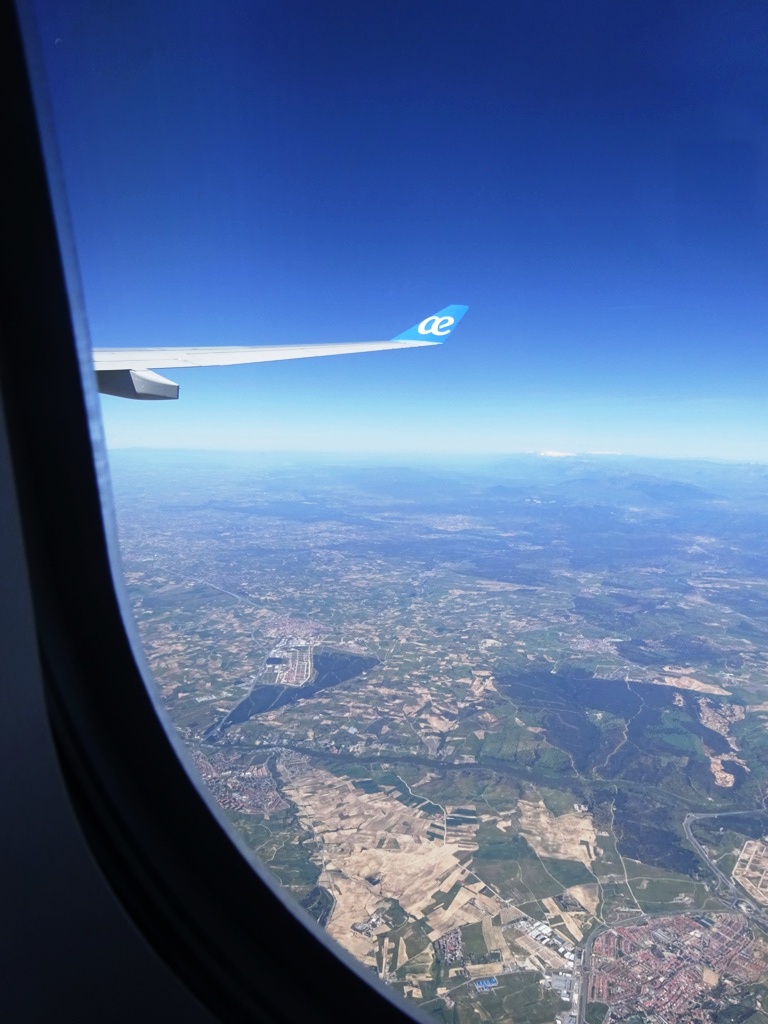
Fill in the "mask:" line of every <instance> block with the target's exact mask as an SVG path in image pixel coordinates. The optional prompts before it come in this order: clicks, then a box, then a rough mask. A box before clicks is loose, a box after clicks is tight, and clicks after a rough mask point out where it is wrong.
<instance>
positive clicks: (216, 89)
mask: <svg viewBox="0 0 768 1024" xmlns="http://www.w3.org/2000/svg"><path fill="white" fill-rule="evenodd" d="M36 9H37V10H38V12H39V16H40V24H41V39H42V49H43V55H44V60H45V64H46V67H47V71H48V76H49V84H50V91H51V94H52V106H53V111H54V119H55V123H56V129H57V134H58V141H59V148H60V153H61V160H62V166H63V172H64V177H65V180H66V184H67V191H68V196H69V203H70V208H71V215H72V222H73V231H74V238H75V244H76V246H77V251H78V257H79V263H80V270H81V275H82V282H83V290H84V293H85V299H86V308H87V315H88V320H89V325H90V334H91V339H92V342H93V344H94V345H95V346H99V347H104V346H110V345H114V346H120V347H125V346H131V345H137V346H138V345H144V346H146V345H173V344H179V345H195V344H205V345H209V344H218V343H220V344H228V345H231V344H257V343H260V342H263V343H281V342H282V343H294V342H304V341H318V342H322V341H363V340H368V339H375V338H386V337H391V336H393V335H395V334H398V333H400V332H401V331H402V330H404V329H405V328H406V327H408V326H410V325H411V324H412V323H414V322H416V321H418V320H420V319H422V318H423V317H424V316H426V315H427V314H428V313H432V312H434V311H435V310H437V309H440V308H442V307H443V306H445V305H448V304H449V303H467V304H468V305H469V306H470V310H469V313H468V314H467V316H466V318H465V320H464V321H463V322H462V324H461V326H460V327H459V328H458V329H457V331H456V333H455V335H454V336H453V337H452V338H451V339H450V341H449V342H448V343H447V344H446V345H444V346H442V347H441V348H439V349H437V348H434V349H422V350H414V351H407V352H402V353H397V352H394V353H393V352H385V353H378V354H371V355H363V356H352V357H343V358H334V359H318V360H306V361H298V362H286V363H270V364H264V365H260V366H249V367H235V368H228V369H215V370H214V369H199V370H186V371H181V372H174V373H172V374H170V376H172V377H173V378H174V379H175V380H177V381H178V382H179V383H180V384H181V386H182V397H181V400H180V401H179V402H160V403H139V402H126V401H121V400H119V399H104V401H103V414H104V420H105V427H106V432H107V437H108V440H109V442H110V443H111V444H112V445H114V446H120V447H125V446H158V447H187V448H189V447H193V448H194V447H204V448H238V449H240V448H245V449H257V450H292V451H304V450H323V451H356V452H366V451H370V452H434V453H449V454H450V453H462V454H463V453H468V452H469V453H471V452H507V451H510V452H512V451H535V450H553V449H554V450H561V451H563V450H564V451H619V452H627V453H632V454H648V455H670V456H704V457H716V458H735V459H750V460H753V459H755V460H762V461H768V415H767V414H766V385H767V384H768V359H767V358H766V345H765V337H766V323H767V322H768V319H767V317H766V314H767V313H768V289H767V288H766V286H767V285H768V274H767V273H766V271H767V270H768V231H766V227H767V226H768V138H767V134H768V101H766V93H765V82H766V81H767V80H768V11H766V8H765V7H764V6H763V5H758V4H754V3H738V2H734V3H729V4H722V3H720V2H712V3H710V2H704V0H702V2H698V3H696V4H691V3H676V2H669V0H665V2H663V3H657V2H655V0H646V2H644V3H643V4H616V3H615V2H600V3H593V2H588V0H585V2H584V3H570V2H558V3H551V2H546V0H537V2H535V3H534V2H530V3H529V2H516V3H506V2H505V3H482V2H481V3H474V4H469V3H461V4H457V3H451V2H431V0H423V2H419V3H413V2H412V0H408V2H392V3H384V4H381V5H379V6H378V7H375V6H374V5H369V4H360V3H337V4H333V5H328V4H317V3H310V2H306V3H305V2H296V3H292V4H286V3H280V2H269V3H266V2H265V3H246V2H217V3H215V4H214V3H212V2H211V3H201V2H197V0H185V2H184V3H177V2H172V3H171V2H169V3H164V4H130V5H111V4H110V5H105V4H94V3H92V2H86V0H73V2H71V3H68V4H67V5H61V4H58V3H53V2H52V0H39V2H38V3H37V5H36Z"/></svg>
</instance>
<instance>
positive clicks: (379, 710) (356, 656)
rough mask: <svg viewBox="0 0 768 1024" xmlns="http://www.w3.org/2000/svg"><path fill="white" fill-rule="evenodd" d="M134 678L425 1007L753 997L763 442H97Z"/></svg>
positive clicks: (765, 700)
mask: <svg viewBox="0 0 768 1024" xmlns="http://www.w3.org/2000/svg"><path fill="white" fill-rule="evenodd" d="M111 472H112V478H113V488H114V500H115V505H116V513H117V520H118V526H119V536H120V547H121V557H122V561H123V570H124V577H125V581H126V585H127V590H128V594H129V597H130V601H131V604H132V607H133V610H134V614H135V619H136V623H137V630H138V635H139V637H140V640H141V644H142V647H143V649H144V652H145V656H146V660H147V663H148V665H149V667H150V670H151V673H152V676H153V677H154V681H155V682H154V684H152V685H153V686H155V687H156V690H157V693H158V695H159V700H160V703H161V705H162V707H163V708H164V709H165V712H166V713H167V717H168V720H169V722H170V723H172V725H173V727H174V728H175V729H176V730H177V731H178V733H179V734H180V735H181V737H182V738H183V740H184V743H185V747H186V750H187V752H188V758H189V764H190V766H194V767H191V770H193V771H194V770H196V771H197V772H198V773H199V776H200V777H201V778H202V780H203V781H204V782H205V784H206V786H207V787H208V788H209V790H210V792H211V793H212V794H213V796H214V797H215V800H216V801H217V803H218V805H219V806H220V808H221V810H222V813H223V815H225V816H226V818H227V819H228V821H229V822H230V823H231V825H232V827H233V828H234V829H235V830H236V831H237V833H239V835H240V836H241V837H243V839H244V840H245V842H246V843H247V846H248V848H249V849H250V850H251V851H252V853H253V855H254V857H255V858H256V859H257V860H258V863H259V864H260V865H262V866H263V868H265V869H266V870H267V871H268V872H269V873H270V875H271V876H272V877H273V878H274V879H275V880H277V881H278V882H279V883H280V884H281V885H282V886H283V887H284V888H285V889H286V890H287V891H288V892H290V893H291V894H292V895H293V896H294V897H295V899H296V901H297V902H298V903H299V904H301V906H302V907H303V908H304V910H305V911H306V912H307V913H308V914H310V915H311V916H312V917H314V919H315V920H316V921H318V922H319V923H320V925H321V926H322V927H323V928H324V929H325V930H326V931H327V933H328V935H330V936H331V937H332V938H333V939H334V940H336V941H337V942H338V943H339V944H340V945H341V946H343V947H344V948H345V949H346V950H348V951H349V952H350V953H351V954H353V955H354V956H355V957H356V958H357V959H358V960H359V961H360V963H361V964H362V965H364V967H366V968H369V969H370V970H371V972H375V974H376V975H377V976H378V977H379V978H380V979H382V980H383V981H384V982H386V983H388V984H389V985H390V986H392V987H393V988H394V989H396V990H397V991H398V992H400V993H401V994H402V996H403V997H404V998H405V999H406V1000H407V1001H408V1003H409V1005H411V1006H413V1007H419V1008H420V1009H421V1010H423V1011H425V1012H426V1013H428V1014H429V1015H431V1017H432V1018H433V1019H435V1020H436V1021H439V1022H446V1024H448V1022H451V1024H464V1022H474V1021H493V1022H499V1024H504V1022H509V1024H512V1022H514V1024H546V1022H559V1024H583V1022H587V1024H619V1022H626V1024H656V1022H663V1024H687V1022H701V1024H726V1022H727V1024H740V1022H750V1024H758V1022H768V808H766V804H765V796H766V783H767V782H768V743H766V738H767V737H766V730H767V729H768V686H767V685H766V683H767V681H768V514H766V511H765V509H766V497H768V467H766V466H763V465H759V464H736V463H727V462H704V461H672V460H660V459H650V458H646V459H640V458H636V459H632V458H626V457H619V456H608V455H603V456H573V455H565V454H561V453H544V454H542V455H519V456H509V457H502V456H499V457H494V458H486V459H480V458H476V459H474V460H469V459H465V460H464V461H457V460H454V461H447V460H444V461H442V462H438V461H436V460H435V461H430V460H427V459H424V460H422V461H421V462H415V461H411V462H408V461H406V460H401V461H399V462H398V461H394V460H390V461H386V460H383V459H382V460H380V461H378V462H374V461H372V460H368V461H363V460H357V461H356V460H354V459H351V458H348V459H346V460H343V459H335V460H331V459H323V458H321V457H315V458H314V459H302V458H299V457H298V456H296V457H278V456H264V455H258V454H249V453H239V454H238V453H229V454H216V453H212V452H194V453H193V452H181V451H179V452H172V451H167V452H160V451H154V452H150V451H146V450H139V449H136V450H116V451H113V452H112V453H111Z"/></svg>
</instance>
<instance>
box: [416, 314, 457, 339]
mask: <svg viewBox="0 0 768 1024" xmlns="http://www.w3.org/2000/svg"><path fill="white" fill-rule="evenodd" d="M454 323H455V320H454V318H453V317H452V316H428V317H427V319H426V320H422V321H421V323H420V324H419V328H418V330H419V334H438V335H443V334H450V333H451V327H452V325H453V324H454ZM441 328H445V329H444V330H441Z"/></svg>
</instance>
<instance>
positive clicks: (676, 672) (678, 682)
mask: <svg viewBox="0 0 768 1024" xmlns="http://www.w3.org/2000/svg"><path fill="white" fill-rule="evenodd" d="M664 671H665V672H666V673H667V674H666V675H663V676H661V677H660V678H659V677H657V678H656V679H651V680H650V682H652V683H654V684H655V685H656V686H676V687H677V688H678V689H680V690H696V691H697V692H698V693H714V694H717V695H719V696H721V697H730V696H731V691H730V690H724V689H723V688H722V687H721V686H715V685H714V684H713V683H702V682H701V680H699V679H694V678H693V676H689V675H688V674H687V673H688V672H689V671H690V669H687V668H675V667H674V666H673V665H665V666H664Z"/></svg>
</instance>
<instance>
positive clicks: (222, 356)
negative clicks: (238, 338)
mask: <svg viewBox="0 0 768 1024" xmlns="http://www.w3.org/2000/svg"><path fill="white" fill-rule="evenodd" d="M466 311H467V307H466V306H456V305H454V306H446V307H445V309H441V310H440V312H439V313H433V314H432V315H431V316H428V317H425V318H424V319H423V320H422V321H421V322H420V323H418V324H414V326H413V327H410V328H409V329H408V330H407V331H403V333H402V334H398V335H397V336H396V337H395V338H391V339H390V340H389V341H352V342H334V343H332V344H317V345H229V346H210V347H204V348H98V349H94V352H93V361H94V367H95V370H96V379H97V381H98V387H99V391H100V392H101V393H102V394H103V395H116V396H117V397H119V398H136V399H155V400H156V399H172V398H178V397H179V385H178V384H175V383H174V382H173V381H171V380H168V379H167V378H165V377H161V376H160V374H159V373H155V372H154V371H155V370H158V369H162V370H166V369H176V368H179V367H187V366H235V365H238V364H241V363H266V362H272V361H274V360H278V359H308V358H311V357H313V356H340V355H347V354H351V353H353V352H381V351H384V350H386V349H400V348H421V347H423V346H425V345H439V344H440V343H441V342H443V341H444V340H445V338H446V337H447V336H448V335H449V334H450V333H451V331H452V330H453V329H454V328H455V327H456V325H457V324H458V322H459V320H461V318H462V317H463V316H464V314H465V313H466Z"/></svg>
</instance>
